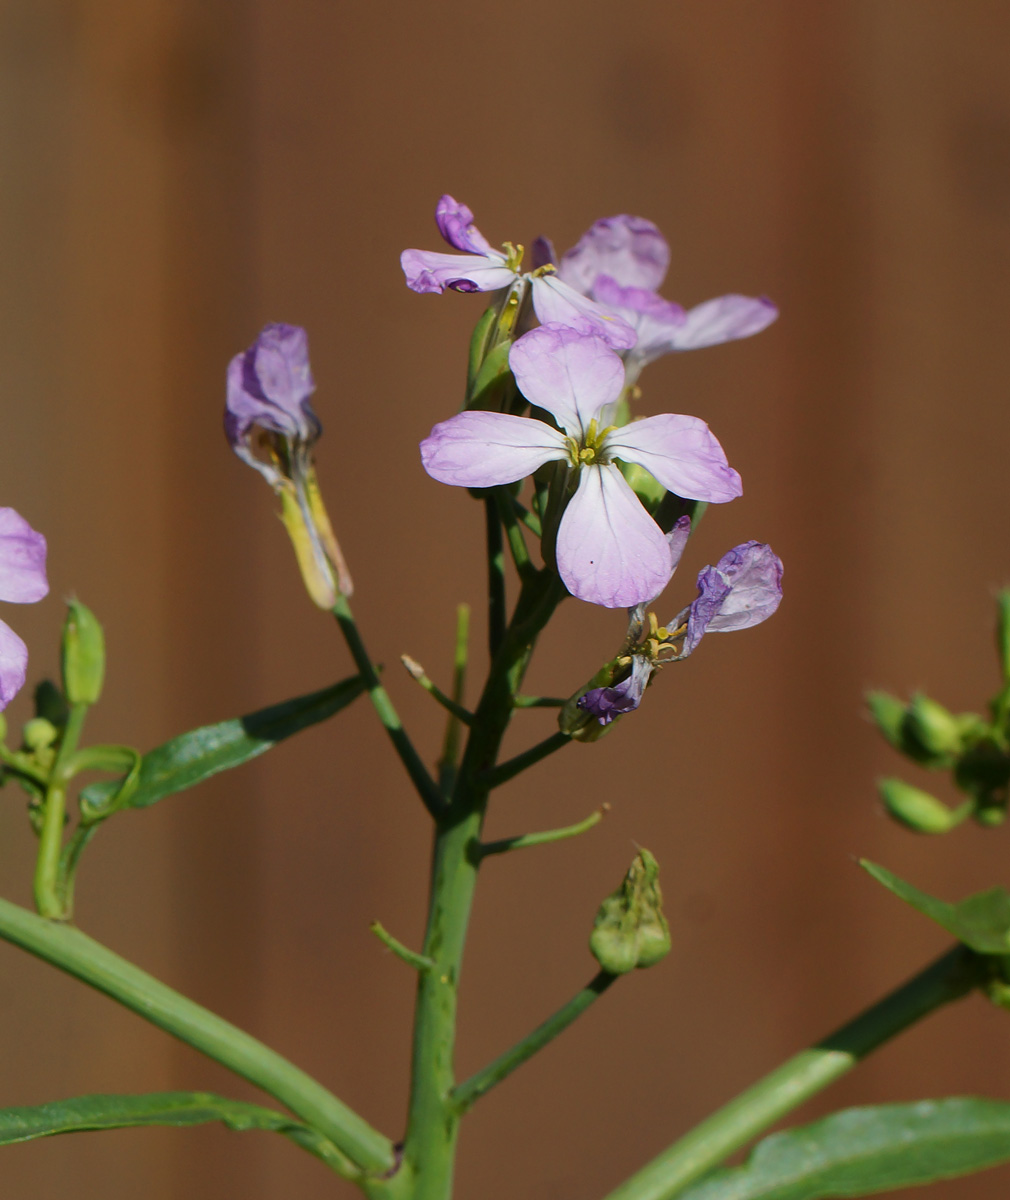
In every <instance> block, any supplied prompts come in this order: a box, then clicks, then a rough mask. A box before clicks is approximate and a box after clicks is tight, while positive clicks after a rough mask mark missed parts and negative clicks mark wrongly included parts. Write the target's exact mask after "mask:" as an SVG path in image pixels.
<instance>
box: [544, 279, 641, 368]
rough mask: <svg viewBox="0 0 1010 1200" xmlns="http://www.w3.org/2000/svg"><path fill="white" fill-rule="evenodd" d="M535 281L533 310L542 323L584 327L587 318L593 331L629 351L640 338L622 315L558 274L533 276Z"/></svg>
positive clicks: (615, 347) (619, 347) (613, 344)
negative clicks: (597, 301)
mask: <svg viewBox="0 0 1010 1200" xmlns="http://www.w3.org/2000/svg"><path fill="white" fill-rule="evenodd" d="M532 283H533V311H534V312H535V313H536V314H537V320H538V321H539V322H540V324H541V325H550V324H552V323H556V324H559V325H574V326H575V327H576V328H584V327H585V322H587V321H588V322H589V323H590V325H591V327H592V330H593V333H595V334H596V335H597V337H601V338H603V340H604V341H605V342H606V343H607V345H608V346H612V347H613V348H614V349H615V350H630V349H631V347H632V346H634V344H635V342H636V341H637V335H636V334H635V331H634V330H633V329H632V328H631V326H630V325H629V324H628V323H627V321H625V320H624V318H623V317H622V316H620V315H619V314H618V313H616V312H614V311H613V309H610V308H607V307H606V306H605V305H603V304H597V303H596V301H595V300H590V299H589V297H588V296H583V295H582V294H581V293H580V292H577V291H576V290H575V289H574V288H573V287H570V286H569V285H568V284H567V283H565V282H564V281H563V280H562V279H560V278H559V277H558V276H557V275H556V274H549V275H534V276H533V277H532Z"/></svg>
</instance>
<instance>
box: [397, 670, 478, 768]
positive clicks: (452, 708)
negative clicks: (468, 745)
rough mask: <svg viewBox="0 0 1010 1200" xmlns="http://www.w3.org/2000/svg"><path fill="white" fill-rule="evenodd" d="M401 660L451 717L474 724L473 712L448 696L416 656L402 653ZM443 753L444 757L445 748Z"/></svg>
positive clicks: (464, 722)
mask: <svg viewBox="0 0 1010 1200" xmlns="http://www.w3.org/2000/svg"><path fill="white" fill-rule="evenodd" d="M400 662H402V663H403V665H404V667H405V668H406V670H407V674H408V675H409V676H410V677H411V679H413V680H414V682H415V683H419V684H420V685H421V687H423V688H424V690H425V691H426V692H427V693H428V695H429V696H431V698H432V699H433V700H436V701H437V702H438V703H439V704H441V706H442V707H443V708H444V709H445V711H446V712H447V713H448V714H449V715H450V717H452V718H454V720H455V721H462V722H463V724H464V725H472V724H473V713H472V712H470V711H469V710H468V709H465V708H464V707H463V705H462V704H458V703H457V702H456V701H455V700H453V699H452V698H451V697H449V696H447V695H446V694H445V692H443V691H442V689H441V688H440V687H439V686H438V684H437V683H436V682H435V681H434V680H433V679H432V678H431V676H430V675H428V673H427V672H426V671H425V669H424V667H422V666H421V664H420V663H419V662H418V661H417V659H416V658H411V657H410V655H409V654H401V655H400ZM442 755H443V759H444V757H445V750H444V749H443V752H442Z"/></svg>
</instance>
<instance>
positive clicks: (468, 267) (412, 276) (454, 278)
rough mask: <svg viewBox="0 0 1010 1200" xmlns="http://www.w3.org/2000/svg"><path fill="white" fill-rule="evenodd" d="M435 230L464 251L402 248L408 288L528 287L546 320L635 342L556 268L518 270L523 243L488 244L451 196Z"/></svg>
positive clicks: (442, 203)
mask: <svg viewBox="0 0 1010 1200" xmlns="http://www.w3.org/2000/svg"><path fill="white" fill-rule="evenodd" d="M435 222H436V224H437V225H438V230H439V233H441V235H442V237H443V238H444V239H445V240H446V241H447V242H448V243H449V245H450V246H452V247H453V248H454V249H455V250H460V251H463V253H462V254H438V253H434V252H432V251H429V250H404V251H403V253H402V254H401V255H400V266H401V267H402V268H403V273H404V275H405V276H406V279H407V287H409V288H410V289H411V290H412V291H415V292H420V293H427V292H444V291H446V290H450V291H456V292H494V291H498V290H499V289H500V288H506V287H511V286H512V285H513V284H521V285H522V286H526V285H527V284H529V286H530V287H531V289H532V293H533V311H534V312H535V313H536V315H537V319H538V320H539V321H540V322H541V323H542V324H544V325H546V324H549V323H550V322H558V323H560V324H563V325H572V324H573V323H576V322H581V321H589V322H590V323H591V324H592V326H593V330H594V332H595V333H596V335H597V336H598V337H601V338H603V340H604V341H605V342H607V344H608V345H610V346H613V347H614V348H615V349H618V350H627V349H629V348H630V347H631V346H633V345H634V344H635V333H634V330H633V329H632V328H631V326H630V325H629V324H628V323H627V322H626V321H625V320H624V319H623V318H622V317H620V316H618V315H617V314H616V313H614V312H611V311H610V310H609V309H608V308H607V307H606V306H605V305H602V304H599V303H597V302H596V301H595V300H593V299H592V298H591V297H590V296H589V295H588V294H587V293H584V292H581V291H580V290H578V289H577V288H573V287H570V286H569V285H568V284H567V283H566V282H564V281H563V280H562V279H561V278H560V277H559V276H558V275H557V274H556V273H555V271H554V268H553V267H546V266H541V267H539V268H538V269H537V270H535V271H534V272H532V273H531V274H523V273H522V272H521V271H520V269H519V268H520V265H521V262H522V247H521V246H518V247H517V246H513V245H512V244H511V243H508V242H507V243H506V244H505V246H504V247H503V250H504V251H505V252H504V253H503V252H502V251H500V250H495V249H493V248H492V246H491V244H490V242H488V240H487V238H486V237H484V235H483V234H482V233H481V232H480V230H479V229H478V228H477V227H476V225H474V223H473V213H472V212H471V211H470V209H469V208H467V206H466V205H465V204H460V203H459V202H458V201H456V200H454V199H453V198H452V196H448V195H446V196H443V197H442V198H441V199H440V200H439V202H438V206H437V208H436V209H435Z"/></svg>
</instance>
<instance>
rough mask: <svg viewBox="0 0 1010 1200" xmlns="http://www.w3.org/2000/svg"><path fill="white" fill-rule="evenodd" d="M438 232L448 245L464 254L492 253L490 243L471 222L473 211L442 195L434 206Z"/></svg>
mask: <svg viewBox="0 0 1010 1200" xmlns="http://www.w3.org/2000/svg"><path fill="white" fill-rule="evenodd" d="M435 224H436V225H437V226H438V232H439V233H440V234H441V235H442V237H444V238H445V240H446V241H447V242H448V243H449V245H450V246H453V247H455V249H457V250H462V251H463V252H464V253H466V254H493V253H494V251H493V250H492V249H491V243H490V242H489V241H488V240H487V238H486V237H485V236H484V235H483V234H482V233H481V231H480V230H479V229H478V228H477V226H476V225H474V223H473V213H472V212H471V211H470V210H469V209H468V208H467V206H466V205H465V204H460V203H459V201H458V200H453V198H452V197H451V196H449V195H445V196H443V197H442V198H441V199H440V200H439V202H438V205H437V206H436V208H435Z"/></svg>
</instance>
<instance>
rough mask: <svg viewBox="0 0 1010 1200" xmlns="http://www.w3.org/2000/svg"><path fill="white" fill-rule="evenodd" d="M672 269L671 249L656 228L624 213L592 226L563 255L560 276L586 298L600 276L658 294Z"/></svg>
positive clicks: (645, 221)
mask: <svg viewBox="0 0 1010 1200" xmlns="http://www.w3.org/2000/svg"><path fill="white" fill-rule="evenodd" d="M669 265H670V248H669V246H668V245H667V244H666V239H665V238H664V237H663V235H662V234H661V233H660V232H659V230H658V229H657V228H656V226H655V225H653V223H652V222H651V221H647V220H645V218H644V217H632V216H629V215H628V214H627V213H621V214H619V215H618V216H616V217H604V218H603V219H602V220H600V221H597V222H596V224H595V225H592V226H590V228H589V229H587V230H586V232H585V233H584V234H583V235H582V237H581V238H579V240H578V242H576V244H575V245H574V246H573V247H572V248H571V250H568V251H567V252H566V253H565V254H564V256H563V257H562V259H561V265H560V267H559V271H558V273H559V274H560V276H561V278H562V279H563V280H564V281H565V283H570V284H571V285H572V287H573V288H575V289H576V290H577V291H580V292H583V293H584V294H586V295H588V294H589V293H590V292H591V291H592V290H593V285H594V283H595V282H596V278H597V276H599V275H609V276H610V277H611V278H612V279H616V280H617V282H618V283H619V284H621V285H622V286H623V287H638V288H648V289H649V291H655V290H656V288H658V287H659V285H660V284H661V283H662V282H663V279H664V277H665V276H666V269H667V267H668V266H669Z"/></svg>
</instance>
